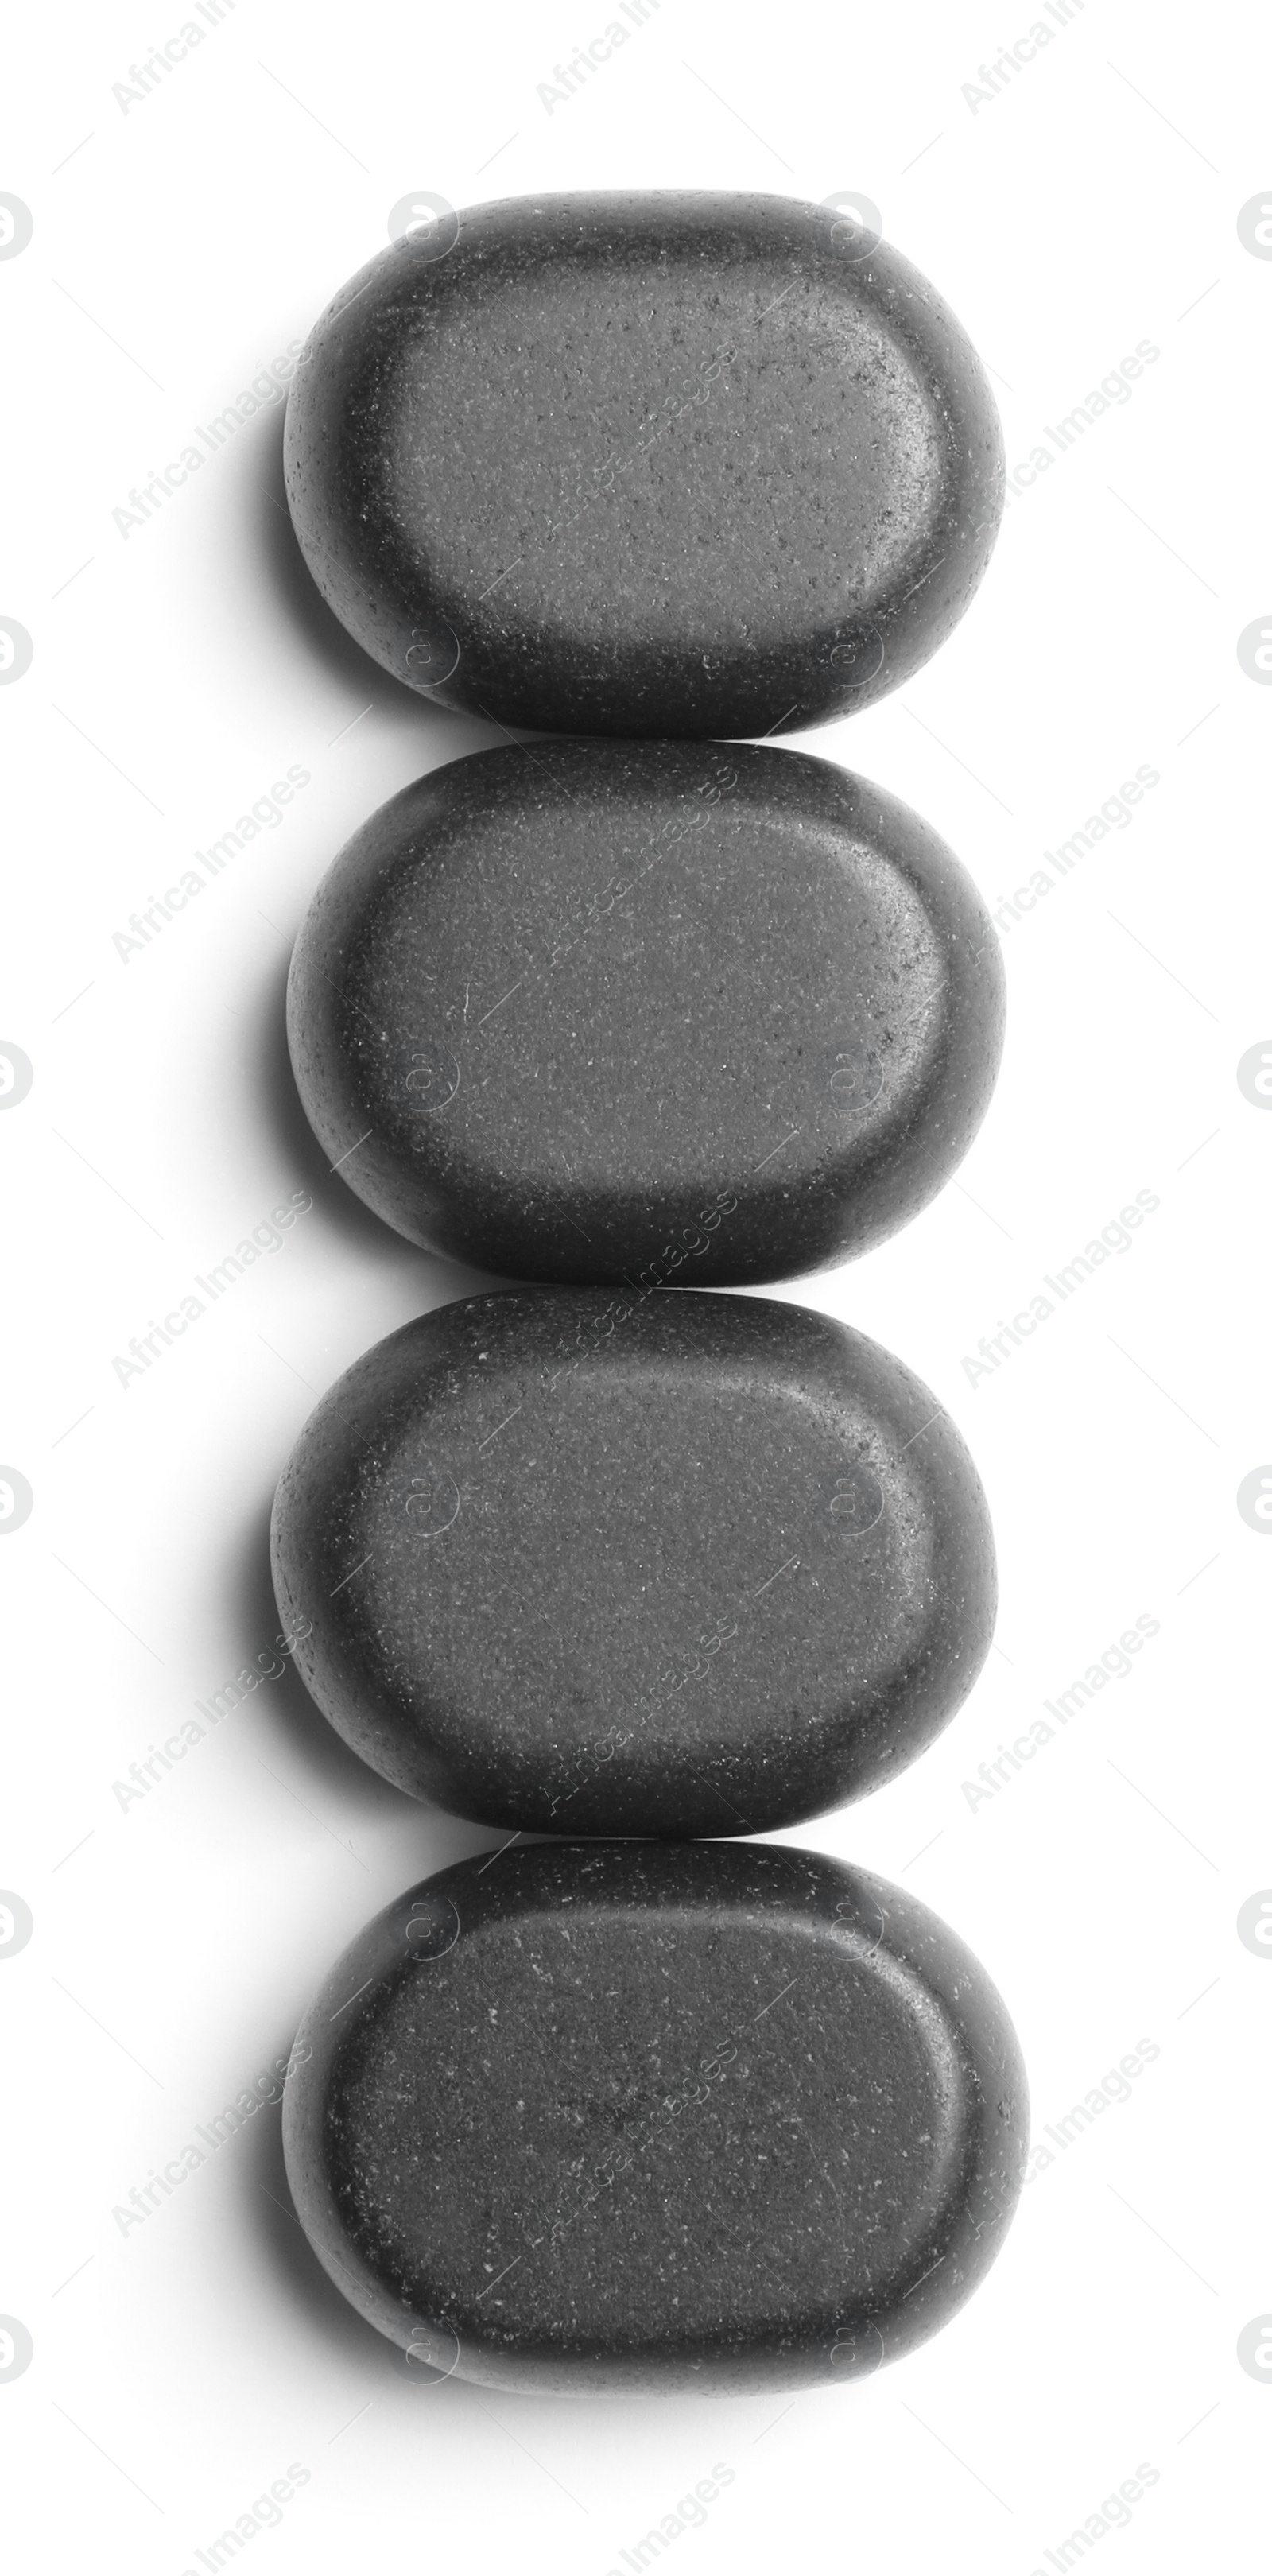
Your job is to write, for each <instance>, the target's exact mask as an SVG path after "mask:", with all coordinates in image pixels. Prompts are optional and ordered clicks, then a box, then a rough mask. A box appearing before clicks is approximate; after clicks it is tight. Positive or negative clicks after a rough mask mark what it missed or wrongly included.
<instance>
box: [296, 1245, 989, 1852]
mask: <svg viewBox="0 0 1272 2576" xmlns="http://www.w3.org/2000/svg"><path fill="white" fill-rule="evenodd" d="M273 1564H274V1585H275V1591H276V1594H277V1599H278V1607H279V1612H280V1615H281V1617H282V1620H283V1623H284V1626H285V1628H286V1630H287V1632H288V1634H289V1635H291V1636H292V1637H293V1638H294V1640H295V1647H294V1653H295V1663H296V1668H297V1670H298V1672H299V1673H300V1675H301V1677H302V1679H303V1680H304V1682H305V1683H306V1685H307V1687H308V1689H309V1691H310V1692H311V1694H312V1696H313V1698H314V1699H315V1700H316V1701H317V1704H318V1706H319V1708H320V1709H321V1710H322V1711H323V1712H324V1714H325V1715H326V1716H327V1717H328V1718H329V1719H330V1721H331V1723H332V1724H333V1725H334V1726H335V1727H336V1728H337V1729H338V1730H339V1732H340V1733H341V1735H343V1736H344V1738H345V1740H346V1742H347V1743H349V1744H350V1745H352V1747H353V1749H354V1751H355V1752H357V1753H359V1754H360V1755H361V1756H362V1758H363V1760H364V1761H366V1762H369V1763H370V1764H371V1765H372V1766H373V1768H374V1769H376V1770H378V1771H380V1772H381V1773H383V1775H384V1777H385V1778H386V1779H388V1780H391V1781H392V1782H393V1783H394V1784H395V1786H396V1787H398V1788H400V1789H404V1790H406V1791H408V1792H409V1793H410V1794H411V1795H412V1796H413V1797H416V1798H424V1799H431V1800H434V1801H435V1802H436V1803H437V1804H438V1805H439V1806H442V1807H445V1808H448V1809H449V1810H451V1811H452V1812H453V1813H455V1814H457V1815H463V1816H471V1817H474V1818H476V1819H478V1820H479V1821H480V1822H482V1823H484V1824H490V1825H498V1826H501V1827H503V1828H505V1829H506V1830H509V1831H518V1830H529V1831H538V1832H545V1833H554V1832H555V1833H571V1834H573V1833H585V1834H598V1835H600V1834H617V1835H655V1834H662V1835H672V1836H690V1835H715V1834H719V1835H735V1834H746V1833H765V1832H769V1831H771V1830H773V1829H774V1828H775V1827H778V1826H782V1825H791V1824H796V1823H798V1822H799V1821H800V1819H801V1818H803V1817H807V1816H813V1815H818V1814H820V1813H822V1812H824V1810H825V1809H827V1808H829V1807H834V1806H839V1805H842V1804H844V1803H845V1802H846V1801H847V1800H849V1799H851V1798H855V1797H860V1796H862V1795H864V1794H865V1793H866V1792H867V1791H868V1790H871V1789H874V1788H876V1787H878V1786H879V1784H880V1783H881V1782H882V1781H884V1780H886V1779H888V1778H890V1777H891V1776H892V1775H893V1774H894V1773H895V1772H897V1771H899V1770H901V1769H902V1768H903V1767H904V1766H905V1764H906V1763H908V1762H910V1761H912V1760H913V1758H914V1756H915V1755H916V1754H917V1753H919V1752H921V1751H922V1749H923V1747H924V1746H925V1745H926V1744H928V1743H930V1741H931V1740H932V1738H933V1736H935V1735H936V1734H937V1733H938V1731H939V1730H940V1728H941V1727H942V1726H943V1725H944V1724H945V1723H946V1721H947V1720H948V1719H949V1718H950V1717H951V1716H952V1715H953V1713H954V1711H955V1709H956V1708H958V1707H959V1706H960V1705H961V1703H962V1701H963V1699H964V1698H965V1697H966V1694H967V1692H968V1691H969V1690H970V1688H971V1685H972V1683H973V1681H974V1680H975V1678H976V1675H977V1672H978V1671H979V1669H980V1666H981V1663H982V1662H983V1660H984V1657H985V1655H986V1653H987V1652H988V1648H989V1641H990V1636H991V1632H992V1628H993V1619H994V1609H995V1599H996V1587H995V1570H994V1551H993V1539H992V1534H991V1531H990V1525H989V1517H988V1512H987V1509H986V1504H985V1497H984V1493H983V1491H982V1489H981V1485H980V1482H979V1480H978V1478H977V1475H976V1471H975V1468H974V1467H973V1465H972V1462H971V1459H970V1458H969V1456H968V1454H967V1450H966V1448H965V1447H964V1444H963V1442H962V1440H961V1438H960V1436H959V1434H958V1432H957V1431H956V1430H955V1428H954V1425H953V1424H952V1423H951V1422H950V1421H949V1419H948V1417H947V1416H946V1415H945V1414H944V1413H943V1412H942V1410H941V1408H940V1406H939V1405H938V1404H937V1402H936V1400H935V1398H934V1397H933V1395H932V1394H931V1393H930V1391H929V1389H928V1388H927V1387H925V1386H924V1385H922V1384H921V1382H920V1380H919V1379H918V1378H916V1377H915V1376H913V1375H912V1373H911V1372H910V1370H909V1369H907V1368H905V1367H903V1366H902V1364H901V1362H900V1361H899V1360H897V1359H894V1358H893V1357H892V1356H891V1354H890V1353H889V1352H887V1351H884V1350H882V1349H881V1348H880V1347H879V1345H878V1344H877V1343H875V1342H871V1341H868V1340H867V1339H866V1337H865V1335H864V1334H861V1333H856V1332H852V1331H850V1330H849V1329H848V1327H847V1326H846V1325H843V1324H839V1323H835V1322H832V1321H831V1320H830V1318H829V1317H827V1316H825V1315H819V1314H815V1313H813V1312H811V1311H810V1310H809V1309H808V1308H806V1307H802V1306H794V1305H786V1304H777V1303H774V1302H771V1301H769V1300H767V1299H761V1298H756V1297H732V1296H728V1295H725V1294H720V1295H714V1296H709V1297H695V1296H689V1295H680V1294H677V1293H676V1292H674V1291H667V1290H659V1289H651V1290H649V1291H647V1292H643V1293H642V1292H640V1291H635V1290H627V1289H623V1290H621V1291H619V1292H618V1293H617V1294H616V1293H614V1292H613V1291H608V1290H605V1289H581V1288H538V1289H533V1288H532V1289H522V1290H519V1291H516V1290H514V1291H505V1292H502V1293H499V1294H496V1295H492V1296H483V1297H471V1298H465V1299H462V1300H460V1301H459V1302H457V1303H456V1304H454V1305H450V1306H443V1307H440V1308H438V1309H437V1310H436V1311H434V1312H433V1313H431V1314H428V1315H424V1316H421V1317H420V1318H419V1319H418V1320H417V1321H416V1322H415V1323H411V1324H407V1325H404V1326H403V1327H402V1329H401V1330H400V1331H398V1332H396V1333H391V1334H390V1335H389V1337H388V1339H387V1340H386V1341H383V1342H380V1343H378V1344H377V1345H376V1347H375V1348H374V1349H373V1350H370V1351H368V1352H367V1353H365V1355H364V1356H363V1357H362V1358H361V1359H360V1360H358V1361H356V1362H355V1363H354V1366H353V1367H352V1368H351V1369H349V1370H348V1371H347V1372H346V1374H345V1375H344V1376H343V1377H342V1378H341V1379H339V1380H338V1382H337V1384H336V1385H335V1386H334V1387H332V1388H331V1389H330V1391H329V1393H328V1394H327V1395H325V1396H324V1397H323V1398H322V1400H321V1402H320V1403H319V1404H318V1405H317V1407H316V1408H315V1411H314V1412H313V1413H312V1414H311V1416H310V1418H309V1421H308V1422H307V1424H306V1425H305V1428H304V1430H303V1431H302V1433H301V1435H300V1438H299V1440H298V1442H297V1444H296V1447H295V1449H294V1450H293V1452H292V1455H291V1458H290V1460H289V1462H288V1464H287V1467H286V1469H285V1471H284V1474H283V1477H282V1481H281V1483H280V1485H279V1489H278V1495H277V1499H276V1502H275V1506H274V1521H273Z"/></svg>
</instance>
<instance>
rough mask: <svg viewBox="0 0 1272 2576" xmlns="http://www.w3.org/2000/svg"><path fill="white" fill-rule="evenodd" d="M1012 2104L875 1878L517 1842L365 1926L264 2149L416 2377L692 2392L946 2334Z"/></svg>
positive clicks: (912, 1908) (993, 2237) (1012, 2092)
mask: <svg viewBox="0 0 1272 2576" xmlns="http://www.w3.org/2000/svg"><path fill="white" fill-rule="evenodd" d="M421 1926H422V1927H423V1932H422V1934H421ZM1027 2114H1028V2104H1027V2097H1026V2085H1025V2075H1024V2069H1023V2066H1022V2064H1021V2059H1020V2051H1019V2046H1018V2043H1017V2040H1016V2037H1015V2033H1014V2031H1013V2030H1012V2027H1011V2023H1010V2021H1009V2020H1008V2018H1007V2014H1006V2011H1005V2009H1004V2007H1003V2004H1002V2001H1001V1999H1000V1997H999V1996H998V1994H997V1993H996V1991H995V1989H994V1987H993V1986H992V1985H991V1984H990V1982H989V1979H988V1978H987V1977H986V1975H985V1972H984V1970H983V1968H982V1967H981V1966H980V1964H979V1962H978V1961H977V1960H976V1959H975V1958H973V1956H972V1954H971V1953H970V1951H968V1950H967V1949H965V1948H964V1946H963V1944H962V1942H961V1941H959V1940H957V1939H956V1938H955V1936H954V1934H953V1933H952V1932H950V1931H949V1930H948V1929H947V1927H946V1925H945V1924H943V1923H942V1922H941V1921H940V1920H939V1919H938V1917H937V1916H936V1915H934V1914H931V1913H929V1911H928V1909H927V1908H926V1906H923V1905H920V1904H919V1903H918V1902H917V1900H916V1899H915V1898H914V1897H912V1896H909V1895H907V1894H906V1893H905V1892H904V1891H903V1890H902V1889H900V1888H896V1887H892V1886H890V1885H889V1884H888V1882H887V1881H886V1880H885V1879H880V1878H874V1877H870V1876H867V1874H866V1873H865V1872H864V1871H863V1870H857V1869H851V1868H849V1867H847V1866H846V1865H845V1864H844V1863H843V1862H841V1861H836V1860H830V1859H827V1858H825V1857H823V1856H822V1855H821V1854H819V1853H816V1852H806V1851H798V1850H794V1849H791V1848H786V1849H782V1848H779V1847H775V1846H772V1845H763V1844H747V1843H741V1844H730V1845H723V1846H722V1845H720V1844H678V1845H670V1844H665V1843H641V1844H632V1843H626V1844H623V1843H592V1844H582V1845H580V1844H568V1843H564V1844H562V1843H539V1844H536V1845H533V1846H531V1847H529V1848H524V1847H523V1848H518V1849H515V1850H511V1851H507V1852H504V1853H501V1854H499V1855H498V1856H497V1857H495V1858H493V1859H492V1858H491V1856H490V1855H489V1854H487V1855H486V1856H485V1858H484V1860H483V1859H479V1858H474V1859H472V1860H467V1861H461V1862H460V1863H459V1865H458V1866H457V1867H455V1868H453V1869H447V1870H443V1871H442V1872H441V1873H440V1874H439V1875H438V1876H437V1877H436V1878H433V1879H430V1880H427V1881H426V1882H425V1883H424V1885H423V1886H422V1887H419V1888H415V1889H412V1890H411V1891H410V1892H409V1893H408V1894H407V1895H406V1896H403V1897H401V1898H399V1899H398V1901H397V1902H396V1904H394V1905H390V1906H388V1907H387V1908H386V1909H385V1911H384V1912H383V1913H382V1914H380V1915H378V1916H377V1917H376V1919H375V1921H374V1922H372V1923H370V1924H368V1925H367V1926H366V1928H365V1930H364V1931H362V1932H361V1933H359V1935H358V1936H357V1939H356V1940H355V1941H354V1942H353V1943H352V1945H351V1946H350V1948H349V1949H347V1950H346V1951H345V1953H344V1956H343V1958H342V1959H341V1960H340V1961H339V1962H338V1964H337V1966H336V1967H335V1968H334V1969H333V1970H332V1972H331V1975H330V1976H329V1977H328V1979H327V1981H326V1983H325V1985H324V1986H323V1988H322V1990H321V1992H320V1994H319V1995H318V1996H317V1997H316V1999H315V2002H314V2004H313V2006H312V2008H311V2010H310V2012H309V2013H308V2015H307V2017H306V2019H305V2021H304V2023H303V2025H302V2028H301V2031H300V2035H299V2038H298V2041H297V2044H296V2047H295V2049H294V2051H293V2057H292V2068H291V2071H290V2073H289V2075H288V2080H287V2086H286V2093H285V2098H284V2104H283V2134H284V2141H285V2148H286V2156H287V2170H288V2176H289V2179H290V2183H291V2189H292V2194H293V2197H294V2199H295V2203H296V2208H297V2211H298V2213H299V2216H300V2219H301V2223H302V2225H303V2226H304V2227H305V2229H306V2231H307V2233H308V2235H309V2238H310V2241H311V2243H312V2245H313V2247H314V2249H315V2251H316V2253H317V2254H318V2256H319V2258H320V2260H321V2261H322V2262H323V2264H324V2265H325V2266H326V2269H327V2271H328V2272H329V2273H330V2275H331V2277H332V2279H333V2280H334V2281H335V2282H336V2284H337V2286H338V2288H339V2289H340V2290H341V2291H342V2292H343V2293H344V2296H345V2297H346V2298H347V2299H348V2300H350V2302H351V2303H352V2305H353V2306H354V2307H355V2308H357V2309H358V2310H359V2311H360V2313H361V2314H362V2315H363V2316H364V2317H366V2318H367V2319H368V2320H369V2321H370V2323H371V2324H373V2325H375V2326H377V2327H378V2328H379V2330H380V2332H381V2333H382V2334H385V2335H388V2336H389V2337H390V2338H391V2339H392V2341H393V2342H394V2344H395V2345H396V2346H397V2348H398V2350H399V2351H400V2353H401V2354H402V2355H403V2364H404V2367H405V2369H406V2371H407V2373H408V2375H411V2374H412V2373H413V2374H414V2375H416V2376H417V2377H418V2378H419V2380H420V2381H421V2382H423V2383H427V2382H428V2381H429V2380H436V2379H439V2378H444V2377H446V2376H448V2375H449V2374H450V2373H451V2372H452V2371H456V2372H457V2373H458V2375H459V2376H460V2377H461V2378H465V2379H471V2380H477V2381H479V2382H482V2383H484V2384H485V2385H486V2386H488V2387H493V2388H507V2389H515V2390H520V2391H525V2392H527V2393H532V2394H533V2393H539V2392H544V2391H551V2390H560V2391H563V2392H566V2393H570V2394H576V2395H581V2396H600V2395H640V2394H643V2393H646V2392H649V2393H674V2392H676V2391H692V2392H696V2393H698V2394H700V2395H704V2396H711V2395H724V2394H730V2393H738V2394H745V2393H746V2392H748V2391H756V2390H760V2389H782V2388H788V2389H798V2388H802V2387H806V2386H808V2385H810V2384H812V2383H814V2382H817V2381H831V2380H848V2379H855V2378H860V2377H863V2376H865V2375H867V2374H868V2373H869V2372H871V2371H873V2370H876V2369H878V2367H879V2366H880V2364H881V2363H883V2362H888V2361H894V2360H896V2359H897V2358H898V2357H899V2356H900V2355H901V2354H903V2353H905V2352H908V2351H910V2350H912V2349H913V2347H914V2346H915V2345H916V2344H919V2343H922V2342H923V2341H924V2340H925V2339H926V2337H927V2336H928V2335H930V2334H933V2333H934V2332H936V2330H937V2329H938V2328H939V2327H940V2326H942V2325H944V2324H945V2322H946V2321H947V2319H948V2318H949V2317H950V2316H951V2315H952V2314H953V2313H954V2311H955V2310H956V2309H957V2308H958V2307H959V2306H961V2304H962V2302H963V2300H964V2299H966V2298H967V2296H968V2295H969V2293H970V2292H971V2291H972V2290H973V2289H974V2288H975V2287H976V2285H977V2283H978V2282H979V2281H980V2280H981V2279H982V2278H983V2276H984V2274H985V2272H986V2271H987V2270H988V2268H989V2265H990V2263H991V2262H992V2260H993V2257H994V2255H995V2253H996V2252H997V2249H998V2246H999V2244H1000V2243H1001V2240H1002V2238H1003V2235H1004V2234H1005V2232H1006V2229H1007V2226H1008V2224H1009V2221H1010V2218H1011V2214H1012V2210H1013V2208H1014V2205H1015V2201H1016V2198H1017V2194H1018V2191H1019V2187H1020V2180H1021V2172H1022V2166H1023V2161H1024V2155H1025V2150H1026V2145H1027V2139H1028V2119H1027Z"/></svg>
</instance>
